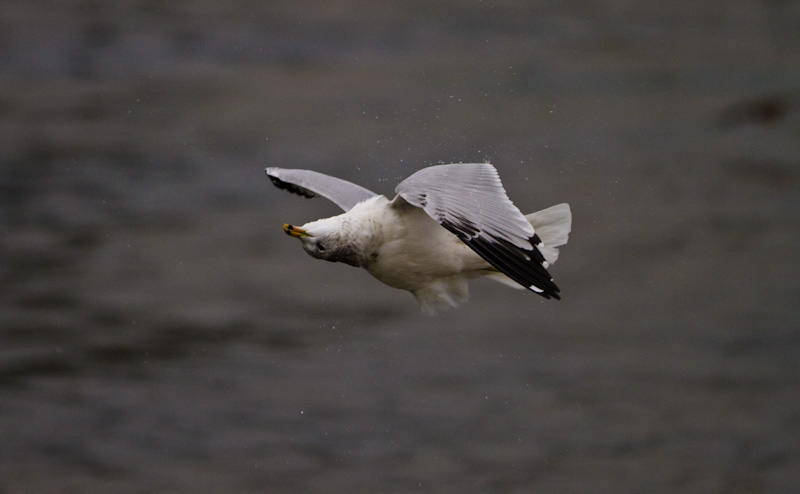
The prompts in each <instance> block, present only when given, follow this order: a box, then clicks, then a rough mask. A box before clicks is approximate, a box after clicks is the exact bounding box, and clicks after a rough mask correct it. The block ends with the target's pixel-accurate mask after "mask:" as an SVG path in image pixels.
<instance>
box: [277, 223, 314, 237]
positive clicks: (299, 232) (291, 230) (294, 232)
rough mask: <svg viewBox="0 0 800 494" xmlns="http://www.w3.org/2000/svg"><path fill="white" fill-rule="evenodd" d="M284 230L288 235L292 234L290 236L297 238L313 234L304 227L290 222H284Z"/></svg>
mask: <svg viewBox="0 0 800 494" xmlns="http://www.w3.org/2000/svg"><path fill="white" fill-rule="evenodd" d="M283 231H284V232H286V235H290V236H292V237H295V238H300V237H310V236H311V234H309V233H307V232H306V231H305V230H303V229H302V228H299V227H296V226H292V225H290V224H289V223H284V225H283Z"/></svg>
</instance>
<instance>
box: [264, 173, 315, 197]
mask: <svg viewBox="0 0 800 494" xmlns="http://www.w3.org/2000/svg"><path fill="white" fill-rule="evenodd" d="M271 169H272V168H267V169H266V170H264V173H266V174H267V176H268V177H269V179H270V181H271V182H272V184H273V185H275V187H277V188H279V189H283V190H285V191H288V192H291V193H292V194H297V195H299V196H303V197H306V198H308V199H311V198H313V197H319V194H317V193H316V192H311V191H310V190H308V189H306V188H305V187H300V186H299V185H295V184H292V183H289V182H284V181H283V180H281V179H279V178H278V177H276V176H275V175H272V174H270V172H269V171H270V170H271Z"/></svg>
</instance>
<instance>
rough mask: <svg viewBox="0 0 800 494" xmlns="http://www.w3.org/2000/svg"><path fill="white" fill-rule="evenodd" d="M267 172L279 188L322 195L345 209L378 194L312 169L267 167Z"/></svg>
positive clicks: (306, 195)
mask: <svg viewBox="0 0 800 494" xmlns="http://www.w3.org/2000/svg"><path fill="white" fill-rule="evenodd" d="M266 172H267V176H268V177H269V179H270V180H272V183H273V184H275V186H276V187H278V188H279V189H284V190H288V191H289V192H292V193H293V194H298V195H301V196H304V197H309V198H310V197H319V196H322V197H325V198H326V199H329V200H330V201H332V202H333V203H334V204H336V205H337V206H339V207H340V208H342V209H343V210H345V211H349V210H350V209H351V208H352V207H353V206H355V205H356V204H358V203H359V202H361V201H363V200H366V199H369V198H370V197H373V196H376V195H377V194H375V193H374V192H372V191H371V190H368V189H365V188H364V187H361V186H360V185H356V184H354V183H352V182H348V181H347V180H342V179H341V178H336V177H331V176H329V175H325V174H322V173H318V172H312V171H311V170H289V169H286V168H267V169H266Z"/></svg>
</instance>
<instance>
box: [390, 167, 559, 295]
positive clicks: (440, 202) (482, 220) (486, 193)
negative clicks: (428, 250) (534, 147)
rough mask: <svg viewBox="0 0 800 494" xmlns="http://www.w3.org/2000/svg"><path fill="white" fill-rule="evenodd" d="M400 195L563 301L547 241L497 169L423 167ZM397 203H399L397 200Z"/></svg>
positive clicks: (511, 273)
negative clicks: (550, 268) (544, 247)
mask: <svg viewBox="0 0 800 494" xmlns="http://www.w3.org/2000/svg"><path fill="white" fill-rule="evenodd" d="M395 192H396V193H397V195H398V197H401V198H403V199H404V200H405V201H406V202H408V203H409V204H411V205H412V206H416V207H419V208H422V209H424V210H425V212H426V213H428V215H429V216H430V217H431V218H433V219H434V220H436V221H438V222H439V223H440V224H441V225H442V226H443V227H445V228H446V229H447V230H449V231H450V232H451V233H453V234H454V235H456V236H457V237H458V238H459V239H460V240H461V241H462V242H464V243H465V244H466V245H467V246H468V247H469V248H470V249H472V250H473V251H475V252H476V253H477V254H478V255H479V256H481V257H482V258H483V259H485V260H486V261H487V262H488V263H489V264H491V265H492V266H494V267H495V268H497V269H498V270H499V271H500V272H502V273H504V274H505V275H506V276H508V277H509V278H511V279H512V280H514V281H516V282H517V283H519V284H520V285H522V286H524V287H526V288H529V289H530V290H532V291H534V292H536V293H538V294H539V295H542V296H543V297H545V298H551V297H553V298H556V299H558V298H561V297H559V295H558V292H559V289H558V286H556V284H555V283H553V279H552V277H551V276H550V274H549V273H548V272H547V269H545V267H544V263H545V259H544V256H542V253H541V252H539V249H538V248H537V246H538V245H539V244H541V239H539V236H538V235H536V232H534V230H533V226H531V224H530V223H529V222H528V220H526V219H525V216H524V215H523V214H522V213H521V212H520V210H519V209H517V207H516V206H514V204H513V203H512V202H511V200H509V198H508V196H507V195H506V191H505V189H504V188H503V184H502V183H501V182H500V177H499V176H498V174H497V170H495V168H494V166H492V165H490V164H489V163H460V164H452V165H437V166H431V167H428V168H423V169H422V170H420V171H418V172H417V173H415V174H413V175H411V176H410V177H408V178H407V179H405V180H404V181H402V182H401V183H400V184H399V185H398V186H397V188H395ZM393 204H399V203H398V202H397V198H395V200H394V202H393Z"/></svg>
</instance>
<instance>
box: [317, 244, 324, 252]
mask: <svg viewBox="0 0 800 494" xmlns="http://www.w3.org/2000/svg"><path fill="white" fill-rule="evenodd" d="M317 251H319V252H325V246H324V245H322V244H320V243H318V244H317Z"/></svg>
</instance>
